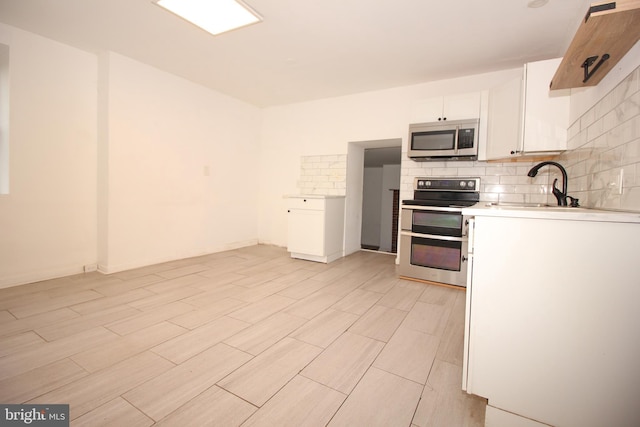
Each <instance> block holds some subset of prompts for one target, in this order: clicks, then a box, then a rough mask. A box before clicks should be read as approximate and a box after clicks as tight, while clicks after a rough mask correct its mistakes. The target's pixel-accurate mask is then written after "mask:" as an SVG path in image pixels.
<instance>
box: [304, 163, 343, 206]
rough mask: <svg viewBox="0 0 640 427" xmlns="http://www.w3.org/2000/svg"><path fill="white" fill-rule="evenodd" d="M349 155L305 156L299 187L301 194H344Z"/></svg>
mask: <svg viewBox="0 0 640 427" xmlns="http://www.w3.org/2000/svg"><path fill="white" fill-rule="evenodd" d="M346 183H347V155H346V154H335V155H328V156H303V157H302V159H301V167H300V178H299V180H298V189H299V190H300V193H301V194H322V195H327V196H344V195H346V189H347V185H346Z"/></svg>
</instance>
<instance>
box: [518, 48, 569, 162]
mask: <svg viewBox="0 0 640 427" xmlns="http://www.w3.org/2000/svg"><path fill="white" fill-rule="evenodd" d="M561 59H562V58H558V59H550V60H547V61H538V62H531V63H528V64H526V65H525V79H526V88H525V104H524V135H523V150H524V151H525V152H544V151H563V150H566V149H567V129H568V128H569V100H570V96H569V95H570V92H569V90H568V89H567V90H554V91H550V90H549V84H550V83H551V79H552V78H553V75H554V74H555V72H556V70H557V69H558V65H560V61H561Z"/></svg>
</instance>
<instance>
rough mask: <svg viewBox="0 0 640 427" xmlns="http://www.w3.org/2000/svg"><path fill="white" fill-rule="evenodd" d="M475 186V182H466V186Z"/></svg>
mask: <svg viewBox="0 0 640 427" xmlns="http://www.w3.org/2000/svg"><path fill="white" fill-rule="evenodd" d="M475 186H476V183H475V182H474V181H469V182H468V183H467V187H470V188H473V187H475Z"/></svg>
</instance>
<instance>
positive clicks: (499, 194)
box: [400, 157, 555, 203]
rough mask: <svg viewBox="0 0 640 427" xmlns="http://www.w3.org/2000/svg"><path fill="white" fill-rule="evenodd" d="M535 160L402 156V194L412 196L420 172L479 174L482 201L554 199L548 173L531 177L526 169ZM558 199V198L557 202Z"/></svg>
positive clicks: (405, 196)
mask: <svg viewBox="0 0 640 427" xmlns="http://www.w3.org/2000/svg"><path fill="white" fill-rule="evenodd" d="M535 164H536V163H534V162H518V163H487V162H416V161H413V160H411V159H409V158H406V157H405V158H403V160H402V175H401V183H400V197H401V198H402V199H403V200H404V199H412V198H413V180H414V178H415V177H418V176H430V177H466V176H468V177H479V178H480V200H481V201H482V202H521V203H551V200H549V197H551V198H552V199H553V200H554V201H555V198H553V196H552V195H551V196H549V195H550V191H549V189H550V187H549V184H548V182H549V174H543V173H542V172H541V173H540V175H539V176H538V177H536V178H529V177H528V176H527V172H529V169H531V167H533V166H534V165H535ZM552 172H553V171H552ZM554 203H555V202H554Z"/></svg>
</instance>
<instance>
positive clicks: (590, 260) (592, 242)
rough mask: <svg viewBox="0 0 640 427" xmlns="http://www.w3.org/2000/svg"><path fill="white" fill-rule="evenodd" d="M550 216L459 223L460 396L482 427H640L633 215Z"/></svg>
mask: <svg viewBox="0 0 640 427" xmlns="http://www.w3.org/2000/svg"><path fill="white" fill-rule="evenodd" d="M542 209H544V208H542ZM559 209H560V208H555V209H553V208H552V210H551V211H549V212H550V213H549V214H545V213H544V212H542V213H539V214H538V213H537V212H536V211H531V212H530V211H527V210H522V209H521V210H520V211H518V210H517V209H514V210H513V212H505V211H503V210H494V212H493V213H492V212H491V211H490V210H489V209H487V210H486V211H484V212H479V211H480V209H476V211H475V212H471V211H473V210H474V209H473V208H472V209H469V212H466V211H465V212H464V214H465V215H470V214H471V215H474V218H473V219H472V223H473V226H474V228H473V232H472V234H471V235H470V236H471V237H470V242H469V246H470V247H471V248H472V249H471V252H472V257H471V262H472V268H470V270H472V273H471V275H470V276H471V282H470V283H469V285H468V288H467V317H466V320H467V325H466V330H465V375H466V378H464V379H463V388H465V389H466V390H467V392H468V393H472V394H475V395H478V396H482V397H484V398H487V399H488V406H487V413H486V423H485V426H491V427H514V426H529V427H533V426H543V425H544V426H546V425H552V426H556V427H602V426H629V427H631V426H640V409H639V407H638V396H640V362H639V360H640V333H639V331H638V325H640V310H638V307H637V305H636V304H637V303H638V301H640V269H638V268H637V262H638V260H637V258H638V248H639V246H638V245H639V244H640V243H639V242H640V214H635V215H631V214H620V216H617V214H615V213H610V212H609V213H607V212H605V211H598V213H594V211H591V210H588V209H579V208H576V211H572V212H571V213H569V212H566V213H565V212H559ZM565 209H572V208H565ZM599 212H602V213H599ZM494 215H495V216H494ZM567 216H568V218H567ZM627 221H628V222H627Z"/></svg>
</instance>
